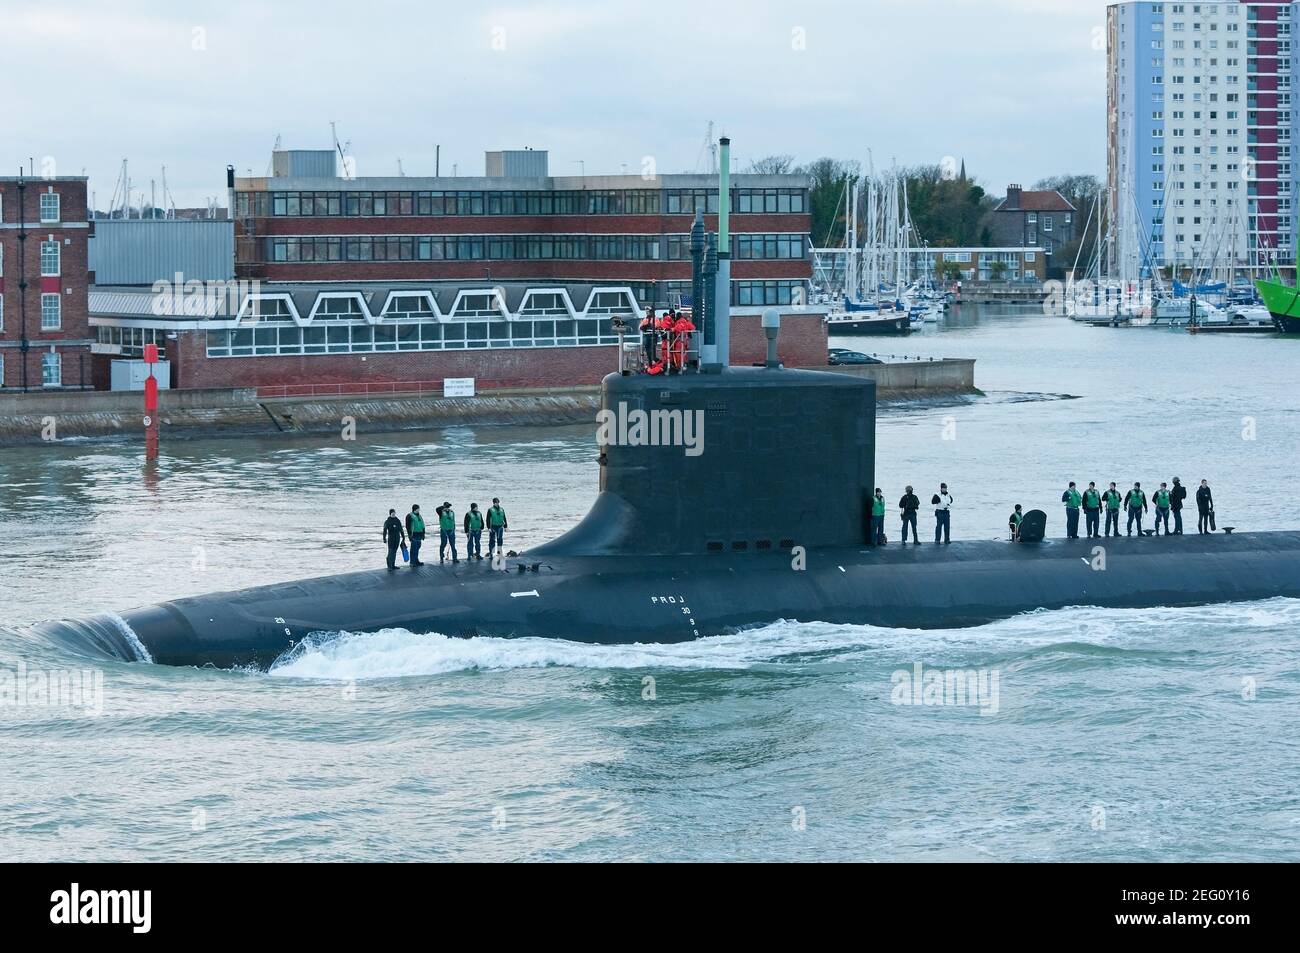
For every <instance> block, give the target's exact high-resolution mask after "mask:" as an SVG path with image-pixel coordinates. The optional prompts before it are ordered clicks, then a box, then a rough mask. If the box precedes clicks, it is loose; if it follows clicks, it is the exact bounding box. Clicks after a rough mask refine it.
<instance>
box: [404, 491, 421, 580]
mask: <svg viewBox="0 0 1300 953" xmlns="http://www.w3.org/2000/svg"><path fill="white" fill-rule="evenodd" d="M406 535H407V536H408V537H410V540H411V568H415V567H416V566H423V565H424V563H422V562H420V544H421V543H423V542H424V517H423V516H421V515H420V507H419V505H418V504H413V505H412V506H411V512H409V513H407V514H406Z"/></svg>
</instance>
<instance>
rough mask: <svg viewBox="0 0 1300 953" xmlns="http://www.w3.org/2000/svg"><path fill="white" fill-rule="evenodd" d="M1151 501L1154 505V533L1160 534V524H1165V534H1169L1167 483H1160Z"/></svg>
mask: <svg viewBox="0 0 1300 953" xmlns="http://www.w3.org/2000/svg"><path fill="white" fill-rule="evenodd" d="M1151 502H1153V503H1155V505H1156V535H1157V536H1159V535H1160V524H1161V523H1164V524H1165V535H1166V536H1168V535H1169V504H1170V496H1169V484H1167V483H1161V484H1160V489H1158V490H1156V492H1155V495H1154V496H1153V497H1152V498H1151Z"/></svg>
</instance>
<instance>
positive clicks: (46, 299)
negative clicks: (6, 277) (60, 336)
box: [0, 292, 63, 331]
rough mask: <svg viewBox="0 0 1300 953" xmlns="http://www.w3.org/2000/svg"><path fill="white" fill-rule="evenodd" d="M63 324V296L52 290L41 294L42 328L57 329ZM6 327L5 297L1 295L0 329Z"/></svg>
mask: <svg viewBox="0 0 1300 953" xmlns="http://www.w3.org/2000/svg"><path fill="white" fill-rule="evenodd" d="M62 326H63V296H62V295H59V294H56V293H54V292H51V293H49V294H42V295H41V330H42V331H57V330H59V329H60V328H61V327H62ZM4 329H5V299H4V296H3V295H0V331H3V330H4Z"/></svg>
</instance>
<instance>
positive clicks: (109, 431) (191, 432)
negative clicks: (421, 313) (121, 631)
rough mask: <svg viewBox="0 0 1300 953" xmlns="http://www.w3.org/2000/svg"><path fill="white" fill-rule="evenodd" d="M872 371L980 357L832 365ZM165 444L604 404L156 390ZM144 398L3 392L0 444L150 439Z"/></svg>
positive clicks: (552, 413)
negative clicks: (145, 433)
mask: <svg viewBox="0 0 1300 953" xmlns="http://www.w3.org/2000/svg"><path fill="white" fill-rule="evenodd" d="M818 369H819V370H828V371H833V372H835V373H840V374H850V375H853V376H857V377H869V378H871V379H873V380H875V381H876V384H877V389H878V393H879V394H880V395H881V396H882V397H885V398H889V397H891V396H924V395H929V394H934V395H944V394H954V393H965V392H973V391H974V389H975V383H974V374H975V362H974V361H973V360H941V361H916V362H902V363H897V364H871V365H865V366H856V367H825V368H818ZM158 398H159V399H158V417H159V429H160V436H161V439H162V440H163V442H166V440H168V439H169V438H170V439H177V438H194V437H227V436H229V437H238V436H274V435H276V434H282V433H299V434H304V433H307V434H310V433H321V434H324V433H338V432H339V431H340V430H341V429H342V428H343V427H345V426H348V425H349V423H351V424H353V425H355V427H356V430H357V431H358V432H361V433H380V432H392V431H401V430H427V429H436V428H439V427H449V426H458V425H476V424H480V425H494V424H511V425H517V426H528V425H536V426H559V425H564V424H585V423H591V422H593V421H594V419H595V415H596V411H597V410H598V409H599V407H600V388H599V387H597V386H593V385H581V386H574V387H567V388H554V387H551V388H513V389H509V388H502V389H496V390H492V391H488V392H484V393H483V394H481V395H479V396H475V397H442V396H440V395H433V394H428V393H424V394H419V393H409V394H400V393H398V394H378V395H342V396H328V397H323V396H314V397H266V396H259V394H258V391H257V388H253V387H236V388H207V389H196V390H164V391H160V392H159V394H158ZM143 418H144V395H143V394H142V393H140V392H138V391H77V392H58V391H38V392H34V393H29V394H0V446H20V445H24V444H40V443H49V442H55V441H61V440H67V439H109V440H111V439H127V440H143V437H144V423H143Z"/></svg>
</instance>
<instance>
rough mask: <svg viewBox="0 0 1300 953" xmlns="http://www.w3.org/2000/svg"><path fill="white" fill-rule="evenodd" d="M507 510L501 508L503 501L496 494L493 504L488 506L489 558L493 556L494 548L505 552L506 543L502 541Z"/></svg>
mask: <svg viewBox="0 0 1300 953" xmlns="http://www.w3.org/2000/svg"><path fill="white" fill-rule="evenodd" d="M507 525H508V524H507V523H506V511H505V510H503V509H502V508H501V501H500V500H499V499H497V498H496V497H495V496H494V497H492V505H491V506H489V507H488V515H487V526H488V558H491V557H492V553H493V551H494V550H497V549H499V550H501V551H502V552H503V553H504V552H505V548H506V544H505V543H504V542H503V541H502V536H503V534H504V533H505V530H506V527H507Z"/></svg>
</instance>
